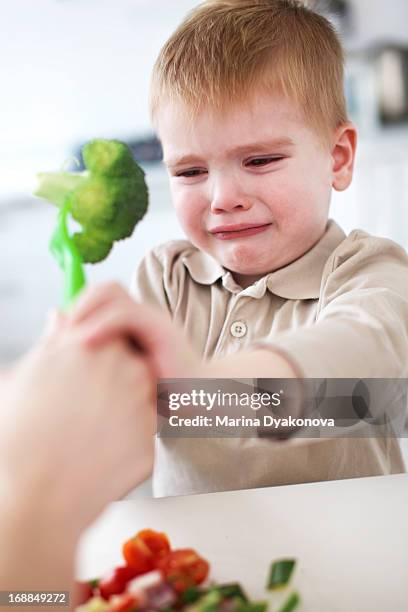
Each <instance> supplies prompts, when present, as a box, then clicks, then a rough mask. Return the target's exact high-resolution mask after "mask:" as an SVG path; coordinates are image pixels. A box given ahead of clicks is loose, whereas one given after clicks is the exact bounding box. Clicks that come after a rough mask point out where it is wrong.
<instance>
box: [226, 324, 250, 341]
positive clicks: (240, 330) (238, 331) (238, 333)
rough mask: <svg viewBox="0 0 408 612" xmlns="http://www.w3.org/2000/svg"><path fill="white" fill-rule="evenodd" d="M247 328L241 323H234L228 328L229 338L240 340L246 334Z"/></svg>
mask: <svg viewBox="0 0 408 612" xmlns="http://www.w3.org/2000/svg"><path fill="white" fill-rule="evenodd" d="M247 330H248V328H247V326H246V324H245V323H244V322H243V321H234V323H233V324H232V325H231V327H230V332H231V336H234V338H242V337H243V336H245V334H246V333H247Z"/></svg>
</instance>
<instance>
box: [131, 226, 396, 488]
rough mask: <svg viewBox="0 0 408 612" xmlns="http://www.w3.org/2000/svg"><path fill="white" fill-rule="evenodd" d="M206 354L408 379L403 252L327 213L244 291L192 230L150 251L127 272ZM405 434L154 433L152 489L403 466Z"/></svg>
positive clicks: (314, 371) (315, 373)
mask: <svg viewBox="0 0 408 612" xmlns="http://www.w3.org/2000/svg"><path fill="white" fill-rule="evenodd" d="M132 292H133V295H134V296H135V298H136V299H137V300H138V301H143V302H145V303H151V304H154V305H156V306H158V307H160V308H161V309H162V310H163V311H165V312H167V313H168V314H169V315H170V316H171V318H172V319H173V320H174V321H175V322H176V324H177V325H178V326H179V328H180V329H181V330H183V331H184V333H185V335H186V337H187V338H188V339H189V340H190V342H191V343H192V344H193V346H194V347H195V349H196V350H197V351H198V352H199V353H200V354H201V355H202V356H203V357H204V358H207V359H211V358H213V357H221V356H226V355H230V354H233V353H236V352H238V351H241V350H243V349H246V350H249V349H250V348H251V346H258V347H259V344H260V343H261V344H262V346H264V347H266V348H270V349H271V350H274V351H278V352H280V353H283V354H284V355H285V356H286V357H287V358H288V359H289V360H290V361H291V362H292V363H293V365H294V366H295V368H297V370H298V372H299V373H300V374H301V375H302V376H303V377H307V378H309V377H311V378H323V377H324V378H405V377H407V373H408V256H407V254H406V252H405V251H404V250H403V249H402V248H401V247H400V246H398V245H397V244H396V243H394V242H393V241H391V240H388V239H386V238H379V237H375V236H370V235H369V234H367V233H366V232H364V231H362V230H353V231H352V232H351V233H350V234H349V236H346V235H345V233H344V232H343V231H342V229H341V228H340V227H339V226H338V225H337V224H336V223H335V222H334V221H329V222H328V224H327V227H326V232H325V233H324V235H323V236H322V238H321V239H320V240H319V241H318V242H317V243H316V244H315V245H314V247H312V248H311V249H310V250H309V251H308V252H307V253H305V254H304V255H303V256H302V257H300V258H299V259H297V260H296V261H294V262H292V263H290V264H288V265H287V266H285V267H283V268H280V269H279V270H276V271H275V272H271V273H270V274H267V275H266V276H264V277H263V278H261V279H260V280H258V281H257V282H255V283H254V284H253V285H251V286H250V287H247V288H246V289H242V287H240V286H239V285H238V284H237V283H236V282H235V281H234V279H233V277H232V275H231V273H230V272H229V271H228V270H226V269H225V268H223V267H222V266H221V265H220V264H218V263H217V262H216V261H215V260H214V259H213V258H212V257H210V256H209V255H208V254H206V253H203V252H201V251H199V250H198V249H197V248H196V247H194V246H193V245H192V244H191V243H190V242H188V241H185V240H176V241H171V242H168V243H166V244H163V245H161V246H159V247H157V248H155V249H154V250H153V251H151V252H150V253H149V254H148V255H147V256H146V258H145V259H144V260H143V262H142V263H141V265H140V267H139V269H138V271H137V272H136V274H135V276H134V279H133V282H132ZM404 470H405V468H404V464H403V461H402V457H401V453H400V450H399V444H398V441H397V440H396V439H394V438H392V437H388V436H384V438H370V437H368V438H351V439H344V438H337V439H307V440H306V439H303V440H288V441H286V442H284V443H282V442H279V443H277V442H273V441H270V440H265V439H257V438H235V439H220V438H218V439H217V438H216V439H214V438H213V439H204V438H200V439H188V438H179V439H174V438H167V439H166V438H160V439H158V441H157V454H156V464H155V470H154V478H153V488H154V494H155V495H156V496H163V495H179V494H190V493H202V492H209V491H218V490H231V489H238V488H252V487H261V486H271V485H278V484H290V483H300V482H310V481H320V480H331V479H338V478H349V477H356V476H369V475H379V474H391V473H398V472H402V471H404Z"/></svg>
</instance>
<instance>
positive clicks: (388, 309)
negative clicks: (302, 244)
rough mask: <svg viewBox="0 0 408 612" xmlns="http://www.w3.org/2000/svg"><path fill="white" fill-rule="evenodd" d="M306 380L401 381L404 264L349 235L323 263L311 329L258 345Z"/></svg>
mask: <svg viewBox="0 0 408 612" xmlns="http://www.w3.org/2000/svg"><path fill="white" fill-rule="evenodd" d="M257 346H258V347H259V348H260V347H262V348H269V349H271V350H276V351H277V352H279V353H281V354H283V355H285V356H286V357H287V358H288V359H289V361H291V362H292V364H293V365H294V367H295V369H296V370H297V371H298V372H299V373H300V374H302V376H303V377H305V378H321V377H324V378H400V377H406V376H407V373H408V257H407V254H406V252H405V251H404V249H402V248H401V247H400V246H399V245H397V244H396V243H394V242H393V241H391V240H388V239H386V238H377V237H373V236H370V235H368V234H367V233H365V232H363V231H361V230H355V231H354V232H352V233H351V234H350V236H349V237H348V238H347V239H346V240H344V241H343V242H342V243H341V244H340V245H339V247H337V249H336V250H335V251H334V252H333V254H332V255H331V256H330V257H329V259H328V261H327V263H326V266H325V270H324V272H323V279H322V286H321V294H320V299H319V306H318V311H317V315H316V320H315V322H314V323H312V324H309V325H308V326H304V327H300V328H298V329H296V330H290V331H287V332H282V333H279V334H277V335H276V337H275V338H272V339H271V341H270V342H269V341H268V342H262V343H257Z"/></svg>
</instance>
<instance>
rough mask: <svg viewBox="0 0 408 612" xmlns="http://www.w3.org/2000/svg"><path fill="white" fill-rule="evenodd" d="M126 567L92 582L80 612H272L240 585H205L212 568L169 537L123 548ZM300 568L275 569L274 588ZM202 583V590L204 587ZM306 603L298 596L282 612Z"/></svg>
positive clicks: (146, 535)
mask: <svg viewBox="0 0 408 612" xmlns="http://www.w3.org/2000/svg"><path fill="white" fill-rule="evenodd" d="M123 554H124V557H125V559H126V563H127V565H126V566H122V567H117V568H116V569H114V570H113V571H112V572H111V573H110V574H107V575H106V576H104V577H102V578H101V579H99V581H98V580H93V581H90V582H88V583H78V584H80V585H81V586H84V588H85V586H86V587H87V592H86V593H85V591H84V595H86V596H87V597H88V596H89V597H91V599H89V601H87V603H86V604H85V605H83V606H81V607H79V608H77V612H267V610H268V602H267V601H250V600H249V599H248V596H247V594H246V593H245V591H244V590H243V588H242V587H241V585H240V584H239V583H237V582H231V583H226V584H211V585H209V586H205V585H203V583H204V581H205V580H206V578H207V576H208V573H209V567H210V566H209V564H208V562H207V561H206V560H205V559H203V558H202V557H201V556H200V555H199V554H198V553H197V552H196V551H195V550H193V549H191V548H184V549H178V550H171V546H170V542H169V539H168V537H167V536H166V534H165V533H160V532H157V531H153V530H152V529H144V530H142V531H139V532H138V533H137V534H136V535H135V536H134V537H133V538H130V539H129V540H127V541H126V542H125V544H124V546H123ZM294 566H295V560H293V559H281V560H280V561H276V562H275V563H273V564H272V565H271V567H270V575H269V581H268V588H270V589H276V588H278V587H283V586H285V585H286V584H287V583H288V582H289V580H290V577H291V575H292V572H293V569H294ZM200 585H201V586H200ZM299 602H300V597H299V595H298V593H297V592H292V593H291V594H290V596H289V597H288V598H287V599H286V601H285V602H284V604H283V606H281V608H280V609H279V612H292V611H293V610H295V608H296V607H297V605H298V603H299Z"/></svg>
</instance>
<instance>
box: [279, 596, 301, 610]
mask: <svg viewBox="0 0 408 612" xmlns="http://www.w3.org/2000/svg"><path fill="white" fill-rule="evenodd" d="M299 603H300V597H299V594H298V593H297V592H296V591H293V593H291V594H290V595H289V597H288V598H287V600H286V601H285V602H284V603H283V605H282V606H281V607H280V608H279V610H278V612H292V610H294V609H295V608H297V606H298V605H299Z"/></svg>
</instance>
